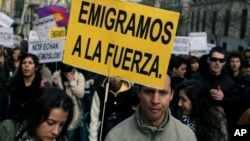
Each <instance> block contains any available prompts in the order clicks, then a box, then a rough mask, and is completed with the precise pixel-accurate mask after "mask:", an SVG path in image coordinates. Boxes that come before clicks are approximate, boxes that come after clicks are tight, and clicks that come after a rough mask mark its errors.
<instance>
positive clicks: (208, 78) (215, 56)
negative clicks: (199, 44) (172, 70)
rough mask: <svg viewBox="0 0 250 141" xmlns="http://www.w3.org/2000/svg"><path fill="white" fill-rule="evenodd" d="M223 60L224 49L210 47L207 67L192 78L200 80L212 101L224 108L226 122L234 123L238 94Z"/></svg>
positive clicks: (224, 59) (238, 100)
mask: <svg viewBox="0 0 250 141" xmlns="http://www.w3.org/2000/svg"><path fill="white" fill-rule="evenodd" d="M225 61H226V50H225V49H224V48H222V47H214V48H212V49H211V50H210V52H209V54H208V57H207V62H208V66H207V67H208V68H206V69H203V71H200V72H199V73H197V74H196V75H194V77H193V78H194V79H196V80H199V81H201V82H202V83H203V84H204V86H205V90H206V91H208V92H209V94H210V96H211V97H212V99H213V103H214V104H215V105H217V106H221V107H222V108H223V109H224V111H225V114H226V118H227V122H228V123H229V124H231V123H233V124H235V123H236V122H237V118H238V115H237V114H235V111H237V110H238V108H239V102H240V95H239V94H238V92H237V85H236V83H235V82H234V81H233V79H232V78H231V77H230V76H229V75H228V73H227V71H226V70H225V67H224V66H225Z"/></svg>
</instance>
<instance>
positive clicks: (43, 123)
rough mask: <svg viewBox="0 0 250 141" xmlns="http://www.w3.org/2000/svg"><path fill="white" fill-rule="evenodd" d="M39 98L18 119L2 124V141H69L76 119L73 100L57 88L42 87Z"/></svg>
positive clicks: (0, 129)
mask: <svg viewBox="0 0 250 141" xmlns="http://www.w3.org/2000/svg"><path fill="white" fill-rule="evenodd" d="M37 95H38V96H37V97H36V98H34V99H33V100H32V101H30V103H28V104H27V106H25V107H24V108H23V110H22V111H19V113H18V114H17V115H16V116H15V117H13V118H12V119H7V120H5V121H3V122H2V123H0V140H1V141H24V140H25V141H67V137H66V135H67V128H68V125H69V123H70V122H71V120H72V116H73V103H72V101H71V99H70V97H69V96H67V95H66V94H65V93H64V92H63V91H62V90H60V89H58V88H56V87H46V88H42V89H40V90H39V91H38V93H37Z"/></svg>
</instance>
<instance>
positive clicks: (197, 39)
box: [189, 32, 207, 50]
mask: <svg viewBox="0 0 250 141" xmlns="http://www.w3.org/2000/svg"><path fill="white" fill-rule="evenodd" d="M189 37H190V50H207V33H206V32H193V33H189Z"/></svg>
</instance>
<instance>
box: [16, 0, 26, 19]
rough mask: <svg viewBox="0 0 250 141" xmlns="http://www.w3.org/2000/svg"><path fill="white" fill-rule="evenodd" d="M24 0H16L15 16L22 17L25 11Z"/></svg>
mask: <svg viewBox="0 0 250 141" xmlns="http://www.w3.org/2000/svg"><path fill="white" fill-rule="evenodd" d="M23 5H24V0H15V8H14V10H15V14H14V17H16V18H20V17H21V16H22V12H23Z"/></svg>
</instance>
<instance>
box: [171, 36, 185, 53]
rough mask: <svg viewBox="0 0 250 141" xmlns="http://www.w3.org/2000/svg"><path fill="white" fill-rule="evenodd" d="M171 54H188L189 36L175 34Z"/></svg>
mask: <svg viewBox="0 0 250 141" xmlns="http://www.w3.org/2000/svg"><path fill="white" fill-rule="evenodd" d="M172 54H189V37H184V36H176V37H175V40H174V48H173V50H172Z"/></svg>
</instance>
